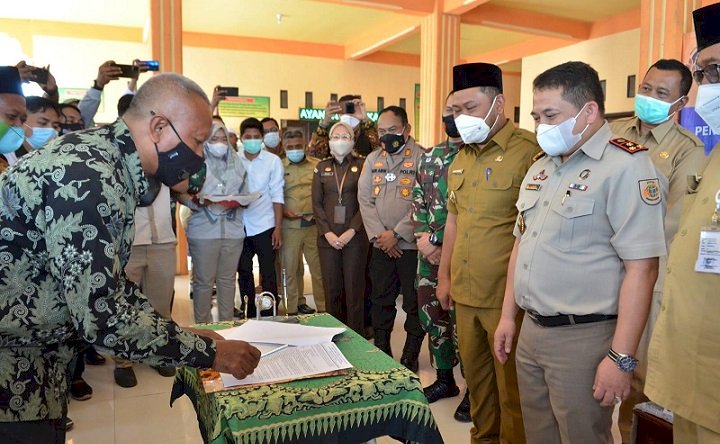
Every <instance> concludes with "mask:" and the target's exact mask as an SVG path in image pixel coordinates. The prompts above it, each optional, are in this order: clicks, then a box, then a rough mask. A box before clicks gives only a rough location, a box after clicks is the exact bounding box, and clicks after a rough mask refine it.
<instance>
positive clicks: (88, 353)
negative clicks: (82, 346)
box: [85, 347, 105, 365]
mask: <svg viewBox="0 0 720 444" xmlns="http://www.w3.org/2000/svg"><path fill="white" fill-rule="evenodd" d="M85 363H86V364H87V365H103V364H105V357H104V356H103V355H101V354H100V353H98V352H97V350H95V347H88V349H87V350H85Z"/></svg>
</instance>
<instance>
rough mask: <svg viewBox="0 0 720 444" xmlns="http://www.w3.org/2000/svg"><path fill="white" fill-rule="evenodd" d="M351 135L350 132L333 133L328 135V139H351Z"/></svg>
mask: <svg viewBox="0 0 720 444" xmlns="http://www.w3.org/2000/svg"><path fill="white" fill-rule="evenodd" d="M352 139H353V138H352V136H351V135H350V134H333V135H332V136H330V140H352Z"/></svg>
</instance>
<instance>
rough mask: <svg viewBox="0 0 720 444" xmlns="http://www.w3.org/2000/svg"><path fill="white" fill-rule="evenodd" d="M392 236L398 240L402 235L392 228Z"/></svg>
mask: <svg viewBox="0 0 720 444" xmlns="http://www.w3.org/2000/svg"><path fill="white" fill-rule="evenodd" d="M393 236H394V237H395V239H397V240H398V242H399V241H401V240H402V236H400V235H399V234H398V233H397V232H396V231H395V230H393Z"/></svg>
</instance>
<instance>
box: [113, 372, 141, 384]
mask: <svg viewBox="0 0 720 444" xmlns="http://www.w3.org/2000/svg"><path fill="white" fill-rule="evenodd" d="M113 376H115V383H116V384H117V385H119V386H120V387H125V388H130V387H135V386H136V385H137V378H136V377H135V370H133V369H132V367H127V368H116V369H115V371H114V372H113Z"/></svg>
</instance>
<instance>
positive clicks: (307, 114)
mask: <svg viewBox="0 0 720 444" xmlns="http://www.w3.org/2000/svg"><path fill="white" fill-rule="evenodd" d="M367 116H368V119H370V120H371V121H373V122H377V119H378V113H377V111H368V112H367ZM324 118H325V109H324V108H300V111H299V112H298V119H300V120H322V119H324ZM330 120H333V121H337V120H340V117H339V116H338V115H337V114H335V115H334V116H332V118H331V119H330Z"/></svg>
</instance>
